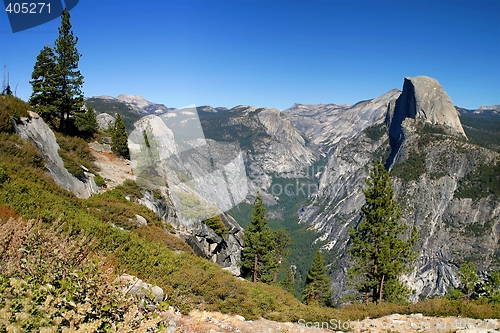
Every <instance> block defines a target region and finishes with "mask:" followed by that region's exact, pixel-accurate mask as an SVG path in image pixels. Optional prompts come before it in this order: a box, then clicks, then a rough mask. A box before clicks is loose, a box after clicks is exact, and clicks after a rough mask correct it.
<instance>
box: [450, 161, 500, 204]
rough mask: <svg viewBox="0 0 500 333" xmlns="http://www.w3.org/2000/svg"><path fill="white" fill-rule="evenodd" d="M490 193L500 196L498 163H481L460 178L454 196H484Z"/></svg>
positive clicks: (499, 168) (499, 166)
mask: <svg viewBox="0 0 500 333" xmlns="http://www.w3.org/2000/svg"><path fill="white" fill-rule="evenodd" d="M490 194H494V195H496V196H497V197H500V163H499V162H497V163H495V164H481V165H479V166H478V167H477V169H476V170H475V171H474V172H469V173H468V174H467V175H465V176H464V177H463V178H462V179H460V181H459V184H458V188H457V191H456V192H455V197H456V198H472V199H474V200H477V199H481V198H485V197H487V196H488V195H490Z"/></svg>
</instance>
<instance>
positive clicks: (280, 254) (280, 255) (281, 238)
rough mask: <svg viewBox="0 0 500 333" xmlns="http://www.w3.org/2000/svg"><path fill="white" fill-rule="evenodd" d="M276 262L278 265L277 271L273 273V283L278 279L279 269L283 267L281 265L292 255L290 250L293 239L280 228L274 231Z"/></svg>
mask: <svg viewBox="0 0 500 333" xmlns="http://www.w3.org/2000/svg"><path fill="white" fill-rule="evenodd" d="M273 236H274V244H275V247H274V250H273V253H274V262H275V264H276V269H275V271H274V273H273V281H274V282H276V280H277V279H278V268H279V267H280V266H281V263H282V262H283V261H285V258H286V257H287V256H288V254H289V253H290V249H289V248H288V247H289V246H290V245H292V238H291V237H290V234H289V233H288V232H287V231H286V229H284V228H280V229H277V230H275V231H274V233H273Z"/></svg>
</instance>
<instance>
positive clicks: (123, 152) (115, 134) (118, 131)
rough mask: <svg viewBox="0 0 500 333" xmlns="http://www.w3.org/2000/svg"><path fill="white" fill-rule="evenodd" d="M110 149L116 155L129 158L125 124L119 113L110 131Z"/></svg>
mask: <svg viewBox="0 0 500 333" xmlns="http://www.w3.org/2000/svg"><path fill="white" fill-rule="evenodd" d="M111 150H112V151H113V153H115V154H116V155H119V156H122V157H124V158H127V159H130V152H129V150H128V136H127V131H126V130H125V124H124V123H123V120H122V117H121V116H120V114H118V115H117V116H116V119H115V124H114V125H113V128H112V131H111Z"/></svg>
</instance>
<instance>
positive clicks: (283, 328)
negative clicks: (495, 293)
mask: <svg viewBox="0 0 500 333" xmlns="http://www.w3.org/2000/svg"><path fill="white" fill-rule="evenodd" d="M164 315H165V317H166V318H167V320H168V324H169V325H168V328H167V332H169V333H174V332H186V333H187V332H210V333H219V332H221V333H226V332H241V333H281V332H288V333H320V332H338V331H340V330H342V331H351V332H354V333H378V332H380V333H382V332H384V333H386V332H387V333H395V332H399V333H417V332H429V333H448V332H453V333H495V332H500V319H486V320H478V319H470V318H460V317H425V316H423V315H422V314H412V315H399V314H393V315H389V316H385V317H381V318H377V319H364V320H361V321H352V322H344V323H340V322H339V321H337V320H336V319H335V318H332V319H331V320H330V321H328V322H310V321H305V320H298V321H297V322H295V323H278V322H274V321H270V320H266V319H258V320H254V321H252V320H245V319H244V318H243V317H241V316H235V315H226V314H221V313H218V312H206V311H197V310H196V311H192V312H191V313H190V314H189V315H182V314H180V313H179V312H175V311H173V310H168V311H165V313H164Z"/></svg>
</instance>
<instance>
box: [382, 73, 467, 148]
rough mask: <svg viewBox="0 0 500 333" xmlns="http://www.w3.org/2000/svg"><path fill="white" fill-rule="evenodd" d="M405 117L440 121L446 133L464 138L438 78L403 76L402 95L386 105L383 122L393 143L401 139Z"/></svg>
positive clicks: (418, 120) (449, 100)
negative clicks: (385, 123)
mask: <svg viewBox="0 0 500 333" xmlns="http://www.w3.org/2000/svg"><path fill="white" fill-rule="evenodd" d="M406 118H412V119H415V120H416V121H417V122H420V123H424V124H425V123H428V124H431V125H439V126H442V127H443V128H445V129H446V131H447V132H448V133H449V134H452V135H457V136H461V137H465V138H466V135H465V132H464V129H463V127H462V124H461V122H460V118H459V116H458V112H457V109H456V108H455V106H454V105H453V102H452V101H451V98H450V97H449V96H448V94H447V93H446V92H445V91H444V89H443V87H442V86H441V85H440V84H439V82H438V81H437V80H436V79H433V78H431V77H428V76H417V77H413V78H411V77H405V79H404V84H403V91H402V93H401V95H400V96H399V98H398V99H397V100H396V101H395V103H391V104H390V105H389V109H388V111H387V116H386V122H387V125H388V127H389V135H390V137H391V142H393V144H397V143H398V142H400V140H401V139H402V127H401V126H402V124H403V121H404V120H405V119H406Z"/></svg>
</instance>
